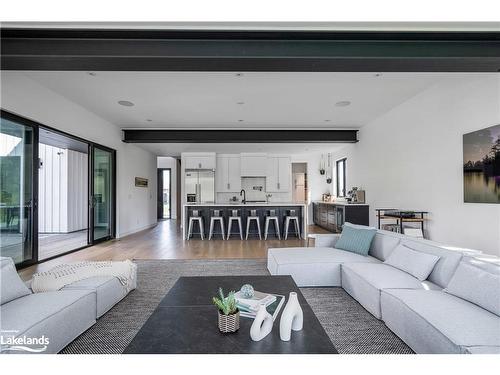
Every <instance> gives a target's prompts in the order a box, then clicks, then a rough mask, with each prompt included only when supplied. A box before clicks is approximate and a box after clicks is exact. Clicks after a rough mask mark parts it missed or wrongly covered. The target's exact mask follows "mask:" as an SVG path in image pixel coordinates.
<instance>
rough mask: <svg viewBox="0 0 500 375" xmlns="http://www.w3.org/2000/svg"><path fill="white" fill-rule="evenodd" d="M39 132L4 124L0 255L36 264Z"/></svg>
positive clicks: (5, 119)
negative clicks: (37, 134) (37, 145)
mask: <svg viewBox="0 0 500 375" xmlns="http://www.w3.org/2000/svg"><path fill="white" fill-rule="evenodd" d="M36 152H37V147H36V129H35V128H34V127H32V126H30V125H27V124H23V123H20V122H17V121H15V119H13V118H10V116H3V114H2V118H1V123H0V235H1V237H0V255H2V256H7V257H11V258H12V259H13V260H14V262H15V263H16V264H30V263H33V262H34V261H36V259H37V256H36V236H34V233H35V231H36V208H37V207H36V202H37V201H36V195H35V193H36V185H35V183H36V181H37V179H36V173H37V169H36V168H35V167H34V164H35V160H37V158H35V157H34V155H36Z"/></svg>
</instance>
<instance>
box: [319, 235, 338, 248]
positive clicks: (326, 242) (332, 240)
mask: <svg viewBox="0 0 500 375" xmlns="http://www.w3.org/2000/svg"><path fill="white" fill-rule="evenodd" d="M339 238H340V233H332V234H315V235H314V247H335V244H336V243H337V240H338V239H339Z"/></svg>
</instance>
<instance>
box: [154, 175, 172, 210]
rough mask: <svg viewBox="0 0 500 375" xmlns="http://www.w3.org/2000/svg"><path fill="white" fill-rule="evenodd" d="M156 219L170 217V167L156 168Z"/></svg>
mask: <svg viewBox="0 0 500 375" xmlns="http://www.w3.org/2000/svg"><path fill="white" fill-rule="evenodd" d="M157 180H158V215H157V216H158V220H165V219H170V218H171V217H172V194H171V193H172V169H171V168H158V179H157Z"/></svg>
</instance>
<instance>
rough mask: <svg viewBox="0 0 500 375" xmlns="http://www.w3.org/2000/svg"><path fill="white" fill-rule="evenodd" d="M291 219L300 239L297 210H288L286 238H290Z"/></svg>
mask: <svg viewBox="0 0 500 375" xmlns="http://www.w3.org/2000/svg"><path fill="white" fill-rule="evenodd" d="M291 221H293V223H294V224H295V234H296V235H297V237H299V240H300V226H299V217H298V216H297V213H296V211H295V210H288V215H287V216H286V218H285V240H286V239H287V238H288V227H289V226H290V222H291Z"/></svg>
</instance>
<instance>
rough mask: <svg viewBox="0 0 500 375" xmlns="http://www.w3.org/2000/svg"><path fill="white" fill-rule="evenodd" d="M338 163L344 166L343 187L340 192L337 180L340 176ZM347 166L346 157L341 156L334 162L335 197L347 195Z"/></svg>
mask: <svg viewBox="0 0 500 375" xmlns="http://www.w3.org/2000/svg"><path fill="white" fill-rule="evenodd" d="M340 164H343V166H344V168H343V173H342V179H343V181H344V189H343V191H342V192H341V191H340V186H339V180H340V176H339V165H340ZM346 167H347V158H342V159H339V160H337V161H336V162H335V176H336V178H335V183H336V189H337V197H340V198H345V197H346V196H347V179H346V169H347V168H346Z"/></svg>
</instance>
